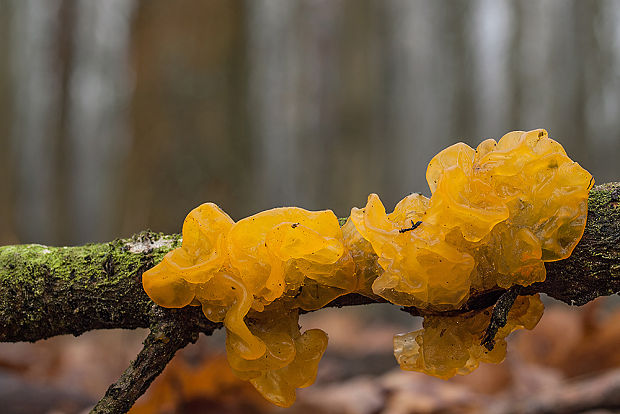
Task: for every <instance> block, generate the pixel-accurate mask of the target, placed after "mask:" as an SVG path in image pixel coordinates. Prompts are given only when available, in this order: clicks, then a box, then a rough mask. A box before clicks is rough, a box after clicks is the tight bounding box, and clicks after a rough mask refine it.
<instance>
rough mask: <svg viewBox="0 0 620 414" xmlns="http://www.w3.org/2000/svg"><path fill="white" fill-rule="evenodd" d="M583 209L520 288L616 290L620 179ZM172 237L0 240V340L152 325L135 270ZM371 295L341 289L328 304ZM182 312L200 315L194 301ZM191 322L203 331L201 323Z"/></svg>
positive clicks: (477, 302)
mask: <svg viewBox="0 0 620 414" xmlns="http://www.w3.org/2000/svg"><path fill="white" fill-rule="evenodd" d="M588 214H589V215H588V224H587V226H586V231H585V234H584V237H583V238H582V240H581V241H580V243H579V245H578V246H577V248H576V249H575V251H574V253H573V255H571V257H570V258H568V259H566V260H562V261H558V262H554V263H547V264H546V267H547V272H548V275H547V280H546V281H545V282H542V283H537V284H534V285H532V286H529V287H527V288H526V289H524V291H523V293H525V294H532V293H536V292H542V293H546V294H548V295H550V296H552V297H554V298H556V299H559V300H562V301H564V302H566V303H569V304H577V305H582V304H584V303H586V302H588V301H590V300H592V299H594V298H596V297H598V296H605V295H611V294H615V293H617V292H619V291H620V183H609V184H604V185H601V186H597V187H595V188H594V189H593V190H592V192H591V193H590V199H589V213H588ZM179 245H180V236H179V235H163V234H157V233H152V232H143V233H140V234H138V235H136V236H134V237H133V238H131V239H121V240H115V241H113V242H109V243H102V244H89V245H85V246H78V247H60V248H59V247H46V246H41V245H17V246H5V247H0V321H1V325H0V341H3V342H10V341H37V340H39V339H45V338H49V337H51V336H55V335H62V334H73V335H80V334H82V333H83V332H86V331H89V330H93V329H107V328H126V329H133V328H145V327H152V326H154V324H156V323H157V322H158V321H157V317H156V316H155V315H154V313H153V309H154V308H158V307H156V306H154V305H153V303H152V302H151V301H150V299H149V298H148V297H147V296H146V294H145V293H144V291H143V289H142V283H141V277H142V273H143V272H144V271H145V270H147V269H149V268H151V267H152V266H154V265H155V264H157V263H159V261H160V260H161V259H162V257H163V255H164V254H165V253H166V252H168V251H170V250H171V249H173V248H175V247H178V246H179ZM502 292H503V291H502V290H494V291H490V292H472V297H471V299H470V301H469V302H468V303H467V304H466V305H465V306H464V307H463V310H462V311H468V310H473V309H480V308H481V307H483V306H484V307H486V306H489V305H492V304H493V303H494V302H493V301H494V300H497V298H498V297H499V296H501V294H502ZM373 302H374V300H373V299H369V298H365V297H361V296H359V295H347V296H344V297H342V298H339V299H338V300H336V301H334V303H332V304H330V305H328V306H348V305H360V304H366V303H373ZM407 311H408V312H410V313H412V314H416V315H424V314H427V313H429V312H428V311H424V310H416V309H412V308H408V309H407ZM181 312H182V313H187V315H188V316H187V317H191V318H192V319H195V320H199V318H200V310H199V309H197V308H190V309H187V310H183V311H181ZM454 312H455V311H451V312H447V314H450V313H454ZM456 312H458V311H456ZM184 319H187V318H186V317H184ZM202 319H205V318H202ZM205 320H206V319H205ZM196 329H197V331H199V332H200V331H202V332H208V331H209V327H208V326H205V327H197V328H196Z"/></svg>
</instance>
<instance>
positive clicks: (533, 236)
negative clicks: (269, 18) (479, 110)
mask: <svg viewBox="0 0 620 414" xmlns="http://www.w3.org/2000/svg"><path fill="white" fill-rule="evenodd" d="M426 178H427V181H428V184H429V186H430V189H431V193H432V196H431V198H430V199H429V198H426V197H424V196H421V195H419V194H412V195H409V196H407V197H405V198H404V199H403V200H402V201H401V202H399V203H398V205H397V206H396V207H395V209H394V211H393V212H392V213H390V214H387V213H386V211H385V207H384V206H383V204H382V203H381V200H379V197H378V196H377V195H375V194H371V195H370V196H369V197H368V203H367V204H366V207H365V208H363V209H357V208H353V209H352V211H351V216H350V218H349V220H347V222H346V224H345V225H344V226H343V227H342V228H341V227H340V226H339V223H338V220H337V218H336V216H335V215H334V213H333V212H331V211H318V212H311V211H307V210H303V209H301V208H295V207H286V208H278V209H273V210H268V211H264V212H261V213H258V214H255V215H253V216H251V217H247V218H245V219H243V220H240V221H239V222H237V223H235V222H234V221H233V220H232V219H231V218H230V217H228V215H226V213H224V212H223V211H222V210H220V209H219V207H217V206H216V205H215V204H211V203H207V204H203V205H201V206H199V207H197V208H196V209H194V210H193V211H192V212H190V214H189V215H188V216H187V218H186V220H185V222H184V224H183V244H182V246H181V247H180V248H178V249H175V250H173V251H171V252H170V253H168V254H167V255H166V256H165V257H164V259H163V261H162V262H161V263H159V264H158V265H157V266H155V267H154V268H152V269H150V270H148V271H147V272H145V273H144V276H143V285H144V289H145V290H146V292H147V294H148V295H149V296H150V297H151V298H152V299H153V301H154V302H156V303H157V304H159V305H161V306H165V307H177V308H178V307H183V306H186V305H195V306H201V307H202V310H203V312H204V314H205V316H206V317H207V318H208V319H210V320H211V321H214V322H223V323H224V326H225V328H226V332H227V339H226V349H227V354H228V360H229V363H230V365H231V367H232V368H233V371H234V372H235V373H236V375H238V376H239V377H240V378H243V379H246V380H248V381H250V382H251V383H252V384H253V385H254V386H255V387H256V389H258V390H259V391H260V392H261V393H262V394H263V395H264V396H265V397H266V398H267V399H269V400H270V401H272V402H274V403H275V404H277V405H280V406H289V405H291V404H292V403H293V402H294V400H295V389H296V388H300V387H305V386H308V385H310V384H311V383H312V382H313V381H314V378H315V376H316V371H317V367H318V363H319V360H320V358H321V355H322V354H323V352H324V350H325V347H326V345H327V336H326V335H325V333H324V332H322V331H320V330H316V329H314V330H309V331H306V332H304V333H301V332H300V329H299V326H298V315H299V309H303V310H313V309H319V308H321V307H323V306H325V305H326V304H327V303H329V302H330V301H331V300H333V299H335V298H336V297H338V296H341V295H343V294H347V293H351V292H357V293H361V294H363V295H366V296H369V297H382V298H385V299H386V300H388V301H390V302H392V303H394V304H398V305H405V306H416V307H418V308H420V309H423V310H426V311H427V312H431V313H435V314H437V312H441V311H443V310H455V309H459V308H460V307H461V306H462V305H463V303H464V302H466V301H467V300H468V298H469V296H470V294H471V293H472V292H479V291H485V290H488V289H491V288H496V287H501V288H509V287H510V286H513V285H515V284H519V285H529V284H531V283H533V282H537V281H542V280H544V279H545V267H544V262H545V261H553V260H560V259H563V258H566V257H568V256H569V255H570V254H571V252H572V250H573V248H574V247H575V245H576V244H577V242H578V241H579V239H580V238H581V236H582V234H583V231H584V227H585V223H586V215H587V198H588V192H589V190H590V188H591V185H592V182H593V181H592V177H591V175H590V174H589V173H588V172H587V171H586V170H584V169H583V168H581V167H580V166H579V165H578V164H577V163H575V162H573V161H571V160H570V158H568V157H567V155H566V153H565V151H564V150H563V148H562V147H561V145H559V144H558V143H557V142H555V141H553V140H552V139H550V138H549V137H548V136H547V133H546V131H544V130H534V131H530V132H511V133H509V134H507V135H505V136H504V137H502V138H501V139H500V140H499V142H497V143H496V142H495V141H494V140H486V141H484V142H482V143H481V144H480V145H479V146H478V148H477V149H476V150H474V149H472V148H470V147H469V146H467V145H465V144H462V143H459V144H455V145H453V146H451V147H449V148H447V149H445V150H443V151H442V152H440V153H439V154H437V155H436V156H435V157H434V158H433V159H432V160H431V162H430V163H429V166H428V170H427V173H426ZM542 310H543V308H542V303H541V302H540V299H539V298H538V297H537V296H536V297H520V298H517V300H516V302H515V304H514V305H513V308H512V309H511V311H510V313H509V314H508V323H507V325H506V326H505V327H503V328H501V329H500V330H499V332H498V334H497V336H496V345H495V348H494V349H493V351H487V350H486V348H484V347H482V346H481V345H480V341H481V339H482V335H483V333H484V331H485V329H486V327H487V325H488V323H489V320H490V309H486V310H482V311H475V312H469V313H464V314H460V315H457V316H451V317H446V316H427V317H426V318H425V320H424V329H423V330H421V331H417V332H412V333H409V334H404V335H397V336H396V337H395V339H394V346H395V355H396V358H397V360H398V362H399V363H400V364H401V366H402V367H403V369H407V370H416V371H422V372H425V373H428V374H431V375H435V376H438V377H441V378H448V377H450V376H453V375H455V374H464V373H467V372H470V371H472V370H473V369H475V368H476V367H477V366H478V364H479V362H500V361H501V360H502V359H503V358H504V355H505V340H504V338H505V337H506V336H507V335H508V334H509V333H510V332H512V331H513V330H515V329H518V328H524V327H525V328H528V329H532V328H533V327H534V326H535V325H536V323H537V321H538V319H540V316H541V315H542Z"/></svg>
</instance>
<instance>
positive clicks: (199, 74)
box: [119, 0, 252, 234]
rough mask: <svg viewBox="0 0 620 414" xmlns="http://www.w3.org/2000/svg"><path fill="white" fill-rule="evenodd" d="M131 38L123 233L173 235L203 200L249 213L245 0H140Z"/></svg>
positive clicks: (121, 212) (233, 212) (227, 208)
mask: <svg viewBox="0 0 620 414" xmlns="http://www.w3.org/2000/svg"><path fill="white" fill-rule="evenodd" d="M134 16H135V20H134V24H133V32H132V35H131V65H132V69H133V71H134V73H135V82H136V83H135V87H134V93H133V97H132V102H131V121H130V122H131V132H132V136H133V140H132V142H131V146H130V149H129V155H128V159H127V162H126V166H125V170H124V172H123V179H122V180H121V182H122V183H123V184H124V188H123V189H122V194H123V197H122V198H121V199H122V200H123V205H122V206H121V211H120V214H119V221H120V223H121V229H122V233H123V234H131V233H134V232H136V231H138V230H139V229H140V228H142V227H146V226H148V225H149V223H160V225H161V228H160V229H158V230H164V231H168V232H172V231H175V230H176V229H177V226H178V223H179V222H180V221H181V220H182V218H183V216H184V215H185V214H186V213H187V211H189V210H190V209H191V208H193V207H195V206H196V205H198V204H200V203H201V202H203V201H204V200H211V201H214V202H217V203H218V204H219V205H221V206H222V207H223V208H225V209H226V210H227V211H230V212H231V214H232V215H233V216H235V215H237V212H239V211H245V209H244V206H245V205H246V203H247V198H246V196H245V194H247V190H248V186H249V184H248V183H245V182H242V181H241V180H240V175H239V174H238V173H237V171H242V170H244V169H247V164H248V162H249V154H250V152H251V151H252V148H251V147H250V142H249V141H248V140H247V139H246V138H245V136H246V135H247V134H246V131H245V126H246V115H245V113H246V108H245V95H246V93H245V86H244V85H245V73H246V71H245V61H244V52H245V36H244V33H245V32H244V27H245V8H244V7H243V2H241V1H227V0H217V1H208V2H194V1H188V0H183V1H178V2H169V1H166V0H144V1H140V2H139V3H138V6H137V9H136V10H135V14H134Z"/></svg>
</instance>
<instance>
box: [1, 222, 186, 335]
mask: <svg viewBox="0 0 620 414" xmlns="http://www.w3.org/2000/svg"><path fill="white" fill-rule="evenodd" d="M179 245H180V236H179V235H172V236H166V235H163V234H156V233H152V232H143V233H140V234H139V235H137V236H134V237H133V238H131V239H124V240H115V241H113V242H110V243H102V244H88V245H85V246H78V247H47V246H41V245H34V244H30V245H17V246H4V247H0V321H1V322H0V341H3V342H13V341H37V340H39V339H45V338H49V337H52V336H56V335H62V334H73V335H80V334H82V333H84V332H86V331H89V330H93V329H107V328H127V329H134V328H145V327H149V325H150V323H151V321H150V319H149V318H150V316H149V312H150V310H151V308H152V306H153V302H151V300H150V299H149V298H148V296H147V295H146V293H145V292H144V290H143V289H142V281H141V279H142V273H144V271H145V270H147V269H149V268H151V267H152V266H154V265H155V264H156V263H159V262H160V261H161V259H162V257H163V256H164V254H165V253H166V252H168V251H169V250H170V249H172V248H175V247H178V246H179Z"/></svg>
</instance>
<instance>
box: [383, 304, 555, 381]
mask: <svg viewBox="0 0 620 414" xmlns="http://www.w3.org/2000/svg"><path fill="white" fill-rule="evenodd" d="M491 310H492V309H491V308H489V309H485V310H484V311H482V312H469V313H466V314H463V315H459V316H451V317H445V316H427V317H425V318H424V324H423V329H420V330H419V331H415V332H410V333H407V334H401V335H395V336H394V355H395V356H396V360H397V361H398V363H399V364H400V367H401V368H402V369H404V370H408V371H420V372H424V373H426V374H430V375H434V376H436V377H439V378H444V379H446V378H450V377H452V376H454V375H456V374H460V375H465V374H469V373H470V372H471V371H473V370H475V369H476V368H478V365H479V364H480V362H492V363H495V364H498V363H500V362H502V361H503V360H504V357H505V356H506V337H507V336H508V335H509V334H510V333H511V332H513V331H514V330H516V329H523V328H525V329H533V328H534V327H535V326H536V324H537V323H538V321H539V320H540V318H541V316H542V314H543V310H544V307H543V304H542V302H541V301H540V298H539V297H538V295H536V296H519V297H518V298H517V299H516V300H515V303H514V305H513V306H512V308H511V309H510V312H509V313H508V322H507V323H506V326H504V327H503V328H500V329H499V330H498V332H497V334H496V335H495V346H494V348H493V350H492V351H489V350H488V349H486V348H485V347H484V346H482V345H481V344H480V342H481V341H482V338H483V336H484V334H485V331H486V329H487V326H488V325H489V322H490V320H491Z"/></svg>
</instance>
